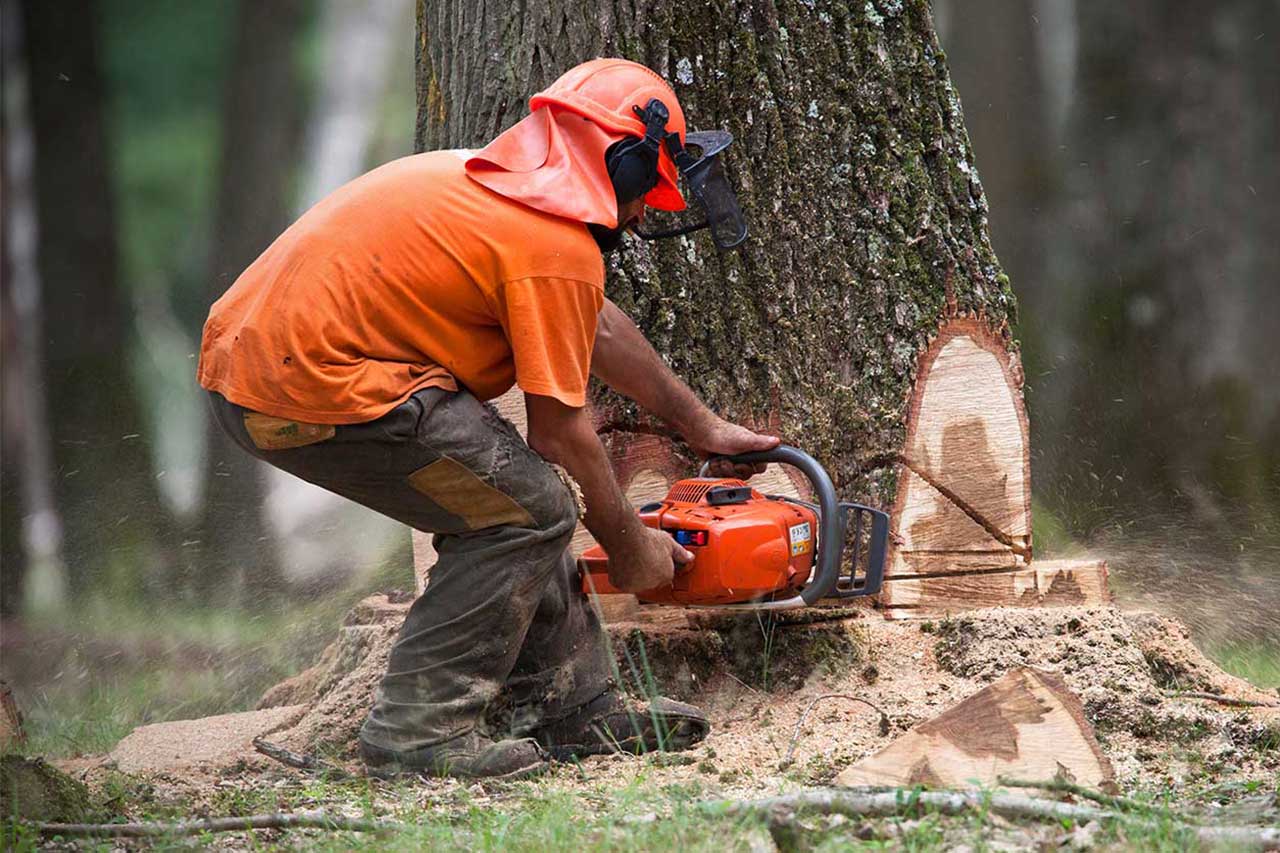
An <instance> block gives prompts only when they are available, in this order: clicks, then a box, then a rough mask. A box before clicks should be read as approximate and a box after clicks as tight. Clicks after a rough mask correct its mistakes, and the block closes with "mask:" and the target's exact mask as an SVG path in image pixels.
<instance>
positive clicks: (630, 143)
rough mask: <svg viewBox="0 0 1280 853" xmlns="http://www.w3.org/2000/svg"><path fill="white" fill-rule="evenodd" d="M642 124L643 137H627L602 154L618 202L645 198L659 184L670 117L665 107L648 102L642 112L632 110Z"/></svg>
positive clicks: (638, 109) (655, 99) (656, 101)
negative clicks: (659, 166)
mask: <svg viewBox="0 0 1280 853" xmlns="http://www.w3.org/2000/svg"><path fill="white" fill-rule="evenodd" d="M631 109H632V110H634V111H635V114H636V115H637V116H638V117H639V118H640V120H641V121H642V122H644V136H630V137H627V138H626V139H623V140H621V141H620V142H615V143H613V144H612V145H610V146H609V150H608V151H606V152H605V155H604V163H605V168H607V169H608V170H609V179H610V180H611V181H612V182H613V191H614V192H615V193H616V194H617V196H618V201H620V202H628V201H635V200H636V199H638V198H640V197H642V196H644V195H646V194H647V193H648V192H649V191H650V190H652V189H653V188H654V187H656V186H657V185H658V157H659V155H660V153H661V151H662V141H663V139H664V137H665V136H666V132H667V119H669V118H670V117H671V114H670V112H668V110H667V105H666V104H664V103H662V101H660V100H658V99H657V98H652V99H650V101H649V103H648V105H646V106H645V108H644V109H643V110H642V109H640V107H638V106H634V107H632V108H631Z"/></svg>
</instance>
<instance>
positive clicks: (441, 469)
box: [409, 456, 534, 530]
mask: <svg viewBox="0 0 1280 853" xmlns="http://www.w3.org/2000/svg"><path fill="white" fill-rule="evenodd" d="M409 485H410V486H412V487H413V488H414V489H415V490H417V491H418V492H421V493H422V494H424V495H426V496H427V497H428V498H430V499H431V500H432V501H434V502H435V503H436V504H438V505H439V506H440V508H441V509H444V510H446V511H447V512H449V513H452V514H453V515H456V516H457V517H458V518H461V519H462V520H463V522H464V523H465V524H466V525H467V529H468V530H483V529H484V528H486V527H493V526H495V525H499V524H510V525H513V526H515V527H533V526H534V523H533V516H532V515H530V514H529V511H528V510H526V509H525V508H524V507H522V506H520V504H518V503H516V501H515V499H514V498H512V497H511V496H510V495H507V494H503V493H502V492H500V491H498V490H497V489H495V488H494V487H493V486H491V485H489V484H488V483H486V482H485V481H484V480H481V479H480V478H479V477H477V476H476V475H475V474H474V473H473V472H472V471H471V469H470V468H468V467H467V466H466V465H463V464H462V463H461V462H459V461H458V460H456V459H451V458H450V457H448V456H441V457H440V458H439V459H437V460H436V461H435V462H432V463H431V464H429V465H424V466H423V467H421V468H419V469H418V470H417V471H414V472H413V473H412V474H410V475H409Z"/></svg>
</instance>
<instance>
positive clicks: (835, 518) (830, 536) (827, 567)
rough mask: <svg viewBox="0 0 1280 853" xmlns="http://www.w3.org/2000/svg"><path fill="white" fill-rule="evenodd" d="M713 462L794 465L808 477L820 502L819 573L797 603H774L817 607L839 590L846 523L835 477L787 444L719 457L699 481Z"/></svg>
mask: <svg viewBox="0 0 1280 853" xmlns="http://www.w3.org/2000/svg"><path fill="white" fill-rule="evenodd" d="M712 459H728V460H729V461H730V462H735V463H736V462H741V463H743V464H747V465H752V464H755V463H757V462H765V463H768V462H780V463H782V464H784V465H790V466H791V467H793V468H795V469H796V470H798V471H799V472H800V473H801V474H804V475H805V477H806V478H808V480H809V484H810V485H812V486H813V496H814V497H815V498H816V499H817V501H818V511H819V512H818V514H819V518H818V532H817V540H818V553H817V555H816V558H817V559H816V561H817V569H816V571H815V572H814V575H813V580H811V581H809V583H808V584H806V585H805V587H804V589H802V590H800V595H799V596H797V598H799V599H802V601H797V600H796V599H794V598H793V599H789V600H787V601H786V602H771V603H773V604H776V605H783V604H786V605H790V606H794V607H800V606H805V605H810V604H815V603H817V601H818V600H819V599H822V598H825V597H826V596H828V595H829V594H830V593H831V592H832V591H833V590H835V588H836V584H837V583H839V581H840V554H841V551H842V550H843V547H844V523H843V518H842V517H841V514H840V501H839V499H838V498H837V497H836V487H835V486H834V485H833V484H832V482H831V477H829V476H828V475H827V472H826V470H825V469H823V467H822V466H821V465H819V464H818V460H816V459H814V458H813V457H812V456H810V455H809V454H808V453H805V452H804V451H803V450H800V449H799V448H795V447H791V446H790V445H787V444H780V445H778V446H777V447H775V448H774V449H773V450H756V451H752V452H751V453H739V454H736V455H734V456H723V457H721V456H716V457H712V458H710V459H708V460H707V461H705V462H703V463H702V468H701V469H700V470H699V471H698V476H699V477H705V476H707V473H708V471H709V470H710V466H711V462H712Z"/></svg>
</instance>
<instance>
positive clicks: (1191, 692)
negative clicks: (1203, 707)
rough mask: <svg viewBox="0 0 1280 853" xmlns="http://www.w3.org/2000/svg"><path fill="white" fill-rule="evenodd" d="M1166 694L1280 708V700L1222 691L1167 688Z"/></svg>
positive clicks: (1171, 697)
mask: <svg viewBox="0 0 1280 853" xmlns="http://www.w3.org/2000/svg"><path fill="white" fill-rule="evenodd" d="M1164 695H1165V696H1168V697H1169V698H1170V699H1207V700H1208V701H1210V702H1217V703H1218V704H1220V705H1230V706H1232V707H1235V708H1280V702H1262V701H1259V700H1257V699H1238V698H1236V697H1235V696H1225V695H1223V694H1221V693H1204V692H1202V691H1199V690H1166V691H1164Z"/></svg>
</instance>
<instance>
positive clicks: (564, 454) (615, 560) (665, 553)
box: [524, 394, 693, 592]
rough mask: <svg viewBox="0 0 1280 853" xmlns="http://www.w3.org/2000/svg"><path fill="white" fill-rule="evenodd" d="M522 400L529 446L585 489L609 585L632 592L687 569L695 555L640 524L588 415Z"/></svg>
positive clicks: (589, 522) (548, 400)
mask: <svg viewBox="0 0 1280 853" xmlns="http://www.w3.org/2000/svg"><path fill="white" fill-rule="evenodd" d="M524 399H525V409H526V411H527V412H528V415H529V446H530V447H532V448H533V449H534V450H536V451H537V452H538V453H540V454H541V455H542V456H544V457H545V458H547V459H549V460H551V461H552V462H555V463H557V464H560V465H563V466H564V468H565V470H567V471H568V472H569V474H570V475H572V477H573V478H574V479H575V480H577V482H578V485H579V486H580V487H581V488H582V496H583V499H584V500H585V502H586V505H587V516H586V518H585V519H583V522H584V523H585V524H586V526H587V529H588V530H590V531H591V535H592V536H594V537H595V538H596V541H597V542H599V543H600V544H601V545H602V546H604V550H605V552H606V553H607V554H608V555H609V579H610V582H612V583H613V584H614V585H615V586H617V587H619V588H620V589H624V590H626V591H630V592H638V591H641V590H645V589H653V588H654V587H658V586H662V585H664V584H668V583H670V582H671V578H672V573H673V571H674V563H673V560H674V561H675V562H681V563H686V562H688V561H689V560H691V559H693V555H692V554H690V553H689V552H688V551H686V550H685V549H684V548H682V547H681V546H680V545H678V544H676V541H675V539H673V538H672V537H670V536H668V535H666V534H665V533H660V532H659V531H657V530H653V529H652V528H648V527H645V526H644V525H643V524H642V523H641V522H640V518H639V517H638V516H637V515H636V513H635V510H634V509H632V508H631V506H630V505H628V504H627V501H626V498H625V497H624V496H623V494H622V490H621V489H619V488H618V482H617V480H616V479H614V476H613V467H612V466H611V465H610V464H609V456H608V454H607V453H606V452H605V449H604V446H603V445H602V444H601V443H600V438H599V437H598V436H597V435H596V432H595V428H594V426H593V425H592V423H591V416H590V415H589V414H588V412H587V410H586V409H585V408H574V407H572V406H566V405H565V404H564V403H561V402H560V401H559V400H557V399H555V398H554V397H544V396H542V395H540V394H525V397H524Z"/></svg>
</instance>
